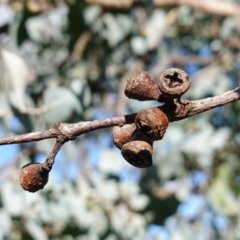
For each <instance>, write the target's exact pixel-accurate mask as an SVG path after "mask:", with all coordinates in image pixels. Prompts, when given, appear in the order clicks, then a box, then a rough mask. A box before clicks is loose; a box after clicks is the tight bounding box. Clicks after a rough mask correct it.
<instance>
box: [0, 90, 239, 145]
mask: <svg viewBox="0 0 240 240" xmlns="http://www.w3.org/2000/svg"><path fill="white" fill-rule="evenodd" d="M239 99H240V88H239V87H238V88H236V89H234V90H231V91H228V92H225V93H223V94H221V95H219V96H215V97H210V98H205V99H201V100H197V101H190V100H182V101H181V100H178V101H174V105H173V106H172V107H171V108H170V107H169V105H168V104H165V105H163V106H162V107H161V109H162V110H163V111H164V112H166V113H167V114H168V116H169V122H173V121H179V120H182V119H185V118H189V117H192V116H194V115H196V114H199V113H202V112H205V111H208V110H211V109H213V108H216V107H219V106H222V105H225V104H228V103H231V102H234V101H237V100H239ZM135 116H136V113H133V114H129V115H124V116H118V117H113V118H106V119H102V120H94V121H85V122H78V123H74V124H67V123H59V124H56V125H54V126H53V127H52V128H50V129H48V130H46V131H43V132H32V133H28V134H22V135H18V136H10V137H2V138H0V145H7V144H16V143H25V142H32V141H40V140H44V139H48V138H56V139H58V141H60V142H63V144H64V143H65V142H67V141H69V140H74V139H75V138H76V137H78V136H80V135H82V134H85V133H88V132H91V131H95V130H98V129H103V128H109V127H114V126H122V125H124V124H126V123H133V122H134V118H135Z"/></svg>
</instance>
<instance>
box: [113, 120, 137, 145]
mask: <svg viewBox="0 0 240 240" xmlns="http://www.w3.org/2000/svg"><path fill="white" fill-rule="evenodd" d="M136 129H137V128H136V125H135V123H133V124H125V125H123V126H122V127H119V126H115V127H113V129H112V138H113V143H114V145H115V146H116V147H118V148H119V149H121V147H122V145H123V144H125V143H126V142H128V141H130V139H131V138H132V136H133V134H134V132H135V131H136Z"/></svg>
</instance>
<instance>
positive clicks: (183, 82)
mask: <svg viewBox="0 0 240 240" xmlns="http://www.w3.org/2000/svg"><path fill="white" fill-rule="evenodd" d="M157 84H158V86H159V88H160V91H161V92H162V95H163V97H164V98H166V99H171V100H172V99H176V98H177V99H179V98H181V96H182V95H183V94H184V93H185V92H187V91H188V89H189V88H190V86H191V82H190V81H189V76H188V74H187V73H186V72H185V71H183V70H181V69H178V68H169V69H167V70H165V71H163V72H162V73H161V74H160V75H159V77H158V81H157Z"/></svg>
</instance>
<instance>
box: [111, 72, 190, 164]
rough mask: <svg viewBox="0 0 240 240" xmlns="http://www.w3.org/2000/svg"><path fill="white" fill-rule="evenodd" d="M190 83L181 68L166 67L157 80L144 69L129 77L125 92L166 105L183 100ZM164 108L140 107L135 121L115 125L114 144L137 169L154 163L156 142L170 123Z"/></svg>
mask: <svg viewBox="0 0 240 240" xmlns="http://www.w3.org/2000/svg"><path fill="white" fill-rule="evenodd" d="M190 86H191V82H190V81H189V77H188V74H187V73H186V72H185V71H183V70H181V69H178V68H170V69H167V70H165V71H164V72H162V73H161V74H160V75H159V77H158V79H157V82H155V81H154V80H153V79H152V78H151V77H150V76H149V75H148V74H147V73H146V72H144V71H142V70H141V71H139V72H137V73H136V74H135V75H133V76H132V77H131V78H129V79H128V81H127V84H126V87H125V95H126V96H127V97H128V98H132V99H136V100H139V101H147V100H156V101H158V102H165V105H166V104H171V103H172V102H173V101H174V99H180V98H181V96H182V95H183V94H184V93H185V92H186V91H188V89H189V88H190ZM162 109H163V108H161V107H154V108H149V109H145V110H141V111H140V112H138V113H137V114H136V117H135V119H134V123H131V124H125V125H123V126H121V127H119V126H115V127H113V130H112V138H113V143H114V145H115V146H116V147H118V148H119V149H120V150H121V154H122V156H123V157H124V159H125V160H126V161H127V162H128V163H130V164H131V165H133V166H135V167H138V168H147V167H150V166H151V165H152V154H153V143H154V141H158V140H161V139H162V138H163V136H164V134H165V131H166V129H167V127H168V123H169V116H168V114H166V112H164V111H162Z"/></svg>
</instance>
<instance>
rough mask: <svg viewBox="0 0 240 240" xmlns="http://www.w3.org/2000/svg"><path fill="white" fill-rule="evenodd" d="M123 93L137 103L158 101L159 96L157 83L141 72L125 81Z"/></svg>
mask: <svg viewBox="0 0 240 240" xmlns="http://www.w3.org/2000/svg"><path fill="white" fill-rule="evenodd" d="M124 93H125V95H126V96H127V97H128V98H132V99H136V100H139V101H147V100H159V98H160V96H161V91H160V90H159V87H158V85H157V83H156V82H155V81H154V80H153V79H152V78H151V77H150V76H149V75H148V74H147V73H146V72H145V71H143V70H140V71H139V72H137V73H136V74H134V75H133V76H132V77H130V78H129V79H128V80H127V85H126V87H125V91H124Z"/></svg>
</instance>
